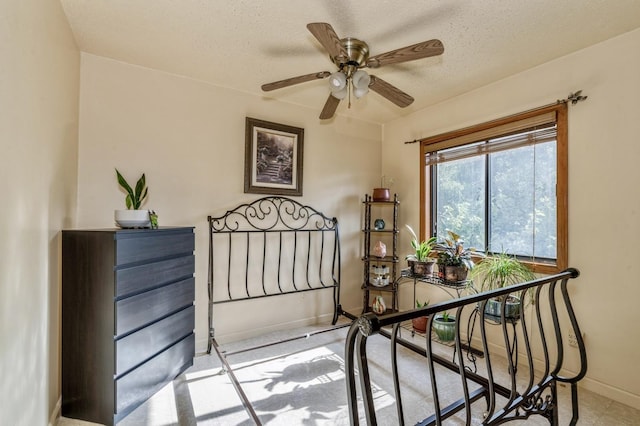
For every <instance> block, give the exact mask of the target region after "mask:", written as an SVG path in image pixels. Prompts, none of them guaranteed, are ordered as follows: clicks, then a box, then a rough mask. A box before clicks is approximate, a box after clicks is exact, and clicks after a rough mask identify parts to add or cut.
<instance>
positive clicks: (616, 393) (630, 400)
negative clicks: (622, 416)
mask: <svg viewBox="0 0 640 426" xmlns="http://www.w3.org/2000/svg"><path fill="white" fill-rule="evenodd" d="M473 344H475V346H474V347H480V345H481V344H482V343H481V341H480V340H479V339H478V338H473V340H472V345H473ZM489 346H490V350H491V351H492V352H493V351H495V352H494V353H501V352H504V347H503V346H500V345H497V344H495V343H489ZM519 359H520V362H519V363H518V364H520V365H522V366H526V363H525V360H526V354H524V353H521V354H520V357H519ZM533 368H534V369H535V370H536V371H543V370H544V364H543V362H542V360H540V359H536V358H534V360H533ZM561 374H562V375H564V376H568V377H570V376H572V375H573V376H575V374H576V372H575V371H567V370H562V371H561ZM578 388H579V389H585V390H588V391H590V392H593V393H597V394H598V395H601V396H604V397H605V398H609V399H611V400H613V401H616V402H619V403H621V404H624V405H628V406H629V407H632V408H635V409H636V410H640V396H639V395H635V394H632V393H630V392H627V391H625V390H622V389H620V388H616V387H614V386H611V385H608V384H606V383H602V382H600V381H598V380H595V379H592V378H590V377H589V376H588V375H587V376H585V377H584V378H583V379H582V380H580V382H578Z"/></svg>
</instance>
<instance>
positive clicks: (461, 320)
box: [345, 269, 587, 425]
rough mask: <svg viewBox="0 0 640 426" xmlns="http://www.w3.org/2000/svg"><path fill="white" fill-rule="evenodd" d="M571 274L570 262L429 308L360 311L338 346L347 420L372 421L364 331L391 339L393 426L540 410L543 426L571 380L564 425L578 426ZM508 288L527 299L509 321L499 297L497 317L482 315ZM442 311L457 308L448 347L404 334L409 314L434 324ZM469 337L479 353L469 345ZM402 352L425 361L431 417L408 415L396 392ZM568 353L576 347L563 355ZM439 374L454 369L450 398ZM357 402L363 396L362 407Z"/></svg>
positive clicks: (580, 364)
mask: <svg viewBox="0 0 640 426" xmlns="http://www.w3.org/2000/svg"><path fill="white" fill-rule="evenodd" d="M578 275H579V273H578V271H577V270H576V269H568V270H566V271H564V272H562V273H560V274H557V275H553V276H549V277H546V278H542V279H537V280H534V281H530V282H526V283H522V284H518V285H515V286H512V287H509V288H505V289H500V290H494V291H489V292H483V293H479V294H472V295H470V296H466V297H462V298H459V299H454V300H451V301H448V302H444V303H439V304H434V305H432V306H429V307H427V308H422V309H415V310H412V311H407V312H401V313H394V314H390V315H385V316H376V315H375V314H373V313H367V314H365V315H363V316H362V317H360V318H359V319H358V320H357V321H355V322H354V323H353V324H352V326H351V328H350V330H349V333H348V336H347V342H346V347H345V370H346V375H347V394H348V399H349V415H350V419H351V424H353V425H358V424H359V422H360V421H361V420H366V423H367V424H368V425H376V424H377V423H378V419H377V418H376V411H377V410H376V405H375V401H374V399H373V397H372V380H371V379H372V378H371V377H370V371H371V368H370V365H369V362H368V358H367V338H368V337H370V336H372V335H374V334H381V335H384V336H387V337H389V339H390V340H389V346H390V350H391V358H390V359H391V374H392V376H393V382H394V390H395V402H396V412H397V424H399V425H403V424H405V423H408V424H420V425H440V424H442V422H443V421H444V420H445V419H447V418H449V417H451V416H458V417H457V418H458V419H460V420H458V421H463V422H465V424H467V425H470V424H491V425H493V424H501V423H505V422H507V421H510V420H515V419H526V418H528V417H529V416H531V415H541V416H544V417H546V418H547V419H548V420H549V423H550V424H553V425H557V424H558V423H559V420H558V389H557V385H558V383H568V384H569V385H570V387H571V404H572V418H571V420H570V424H572V425H573V424H576V422H577V420H578V390H577V383H578V381H579V380H581V379H582V378H583V377H584V375H585V373H586V370H587V357H586V351H585V347H584V341H583V339H582V334H581V332H580V328H579V326H578V322H577V320H576V317H575V314H574V311H573V308H572V305H571V301H570V298H569V291H568V288H567V283H568V282H569V280H570V279H572V278H576V277H577V276H578ZM509 294H512V295H518V296H519V297H520V299H521V300H522V301H525V303H527V302H528V307H527V308H526V311H525V313H524V314H522V315H519V316H518V317H517V318H512V319H509V318H508V316H507V314H506V310H505V306H506V304H505V303H503V304H502V309H501V312H500V315H498V316H493V317H492V316H490V315H489V314H487V312H486V304H487V302H488V301H489V300H493V299H496V298H498V299H500V300H504V298H506V297H507V296H508V295H509ZM443 311H447V312H449V313H451V314H452V315H453V314H455V316H456V318H457V319H458V321H457V322H456V326H455V336H454V341H453V342H454V343H453V344H452V345H451V347H445V346H442V345H439V344H438V343H435V342H434V340H435V337H434V336H432V334H431V333H429V332H427V333H425V335H424V336H425V337H424V338H423V339H421V340H418V339H415V338H414V337H412V338H411V339H409V338H408V336H407V335H408V334H410V333H409V331H408V330H404V332H403V329H404V328H406V327H407V326H406V324H407V322H409V324H410V320H411V319H413V318H417V317H420V316H424V315H428V316H429V321H428V324H427V331H431V330H433V328H434V316H435V314H437V313H440V312H443ZM411 334H412V333H411ZM412 335H413V334H412ZM569 336H571V337H572V342H571V345H569V343H568V342H567V338H568V337H569ZM468 344H471V345H472V346H475V347H476V350H471V349H469V347H468V346H466V345H468ZM443 348H444V349H445V350H444V351H443ZM407 349H408V350H410V351H413V352H415V353H418V354H420V355H423V356H424V357H425V359H424V361H423V362H421V363H420V364H421V365H422V366H423V368H424V369H426V370H428V377H429V380H425V383H424V387H425V389H424V390H423V391H424V394H425V395H427V396H425V397H424V398H423V400H424V403H425V404H427V403H428V404H430V405H429V406H428V407H425V408H426V409H425V410H422V412H426V413H430V414H428V415H426V416H422V415H421V416H420V417H419V418H408V415H407V411H408V410H407V408H408V407H407V406H405V405H403V391H404V390H406V389H403V377H404V379H405V380H406V378H407V376H406V375H405V376H403V374H407V372H405V371H403V370H402V368H401V367H400V363H399V362H398V361H399V356H400V355H399V353H400V352H401V351H406V350H407ZM569 350H571V351H574V352H573V353H571V354H569V353H568V351H569ZM572 363H573V364H572ZM420 368H422V367H420ZM356 370H357V373H356ZM569 371H573V373H570V372H569ZM441 372H444V373H441ZM452 372H453V373H455V374H452ZM441 374H448V375H449V376H453V380H454V382H455V383H456V389H457V390H458V392H457V393H456V395H455V397H454V398H451V395H447V396H448V399H449V401H447V402H446V403H445V402H443V401H441V399H442V397H441V395H442V389H439V387H438V381H439V380H441V377H442V376H441ZM356 376H358V377H359V386H358V385H357V384H356ZM449 380H451V379H449ZM414 386H415V383H414ZM358 390H359V392H358ZM448 390H449V391H451V389H448ZM449 393H450V392H449ZM358 399H361V402H362V404H361V407H360V408H359V404H358ZM481 400H482V401H481ZM483 401H484V402H483ZM414 404H415V399H414ZM445 404H446V405H445ZM411 408H412V410H411V411H412V412H415V411H416V410H414V409H413V408H415V407H411ZM394 423H395V422H394ZM456 424H458V423H456Z"/></svg>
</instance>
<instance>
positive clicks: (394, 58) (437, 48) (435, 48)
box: [367, 39, 444, 68]
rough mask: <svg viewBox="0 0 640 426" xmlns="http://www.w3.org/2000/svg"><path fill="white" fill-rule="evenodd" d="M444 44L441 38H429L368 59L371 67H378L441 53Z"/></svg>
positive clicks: (368, 64)
mask: <svg viewBox="0 0 640 426" xmlns="http://www.w3.org/2000/svg"><path fill="white" fill-rule="evenodd" d="M442 52H444V46H443V45H442V42H441V41H440V40H436V39H434V40H429V41H423V42H422V43H417V44H414V45H411V46H406V47H402V48H400V49H396V50H392V51H390V52H386V53H381V54H380V55H376V56H373V57H371V58H369V60H368V61H367V66H368V67H369V68H378V67H381V66H383V65H389V64H397V63H400V62H408V61H414V60H416V59H422V58H428V57H430V56H437V55H441V54H442Z"/></svg>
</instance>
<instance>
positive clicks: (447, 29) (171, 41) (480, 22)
mask: <svg viewBox="0 0 640 426" xmlns="http://www.w3.org/2000/svg"><path fill="white" fill-rule="evenodd" d="M61 3H62V5H63V7H64V10H65V13H66V15H67V17H68V20H69V23H70V25H71V28H72V30H73V33H74V35H75V38H76V40H77V43H78V46H79V48H80V49H81V50H82V51H84V52H88V53H92V54H95V55H100V56H105V57H108V58H113V59H116V60H119V61H123V62H127V63H131V64H136V65H141V66H144V67H149V68H154V69H159V70H164V71H167V72H170V73H174V74H179V75H184V76H188V77H191V78H195V79H198V80H203V81H207V82H210V83H211V84H215V85H218V86H223V87H229V88H232V89H236V90H240V91H243V92H248V93H253V94H257V95H259V96H263V97H264V98H265V99H267V98H277V99H280V100H282V101H285V102H291V103H294V104H297V105H302V106H305V107H309V108H312V109H313V110H316V111H317V113H318V114H319V113H320V110H321V109H322V107H323V105H324V102H325V100H326V98H327V95H328V85H327V81H326V80H315V81H311V82H306V83H302V84H298V85H295V86H292V87H288V88H285V89H280V90H276V91H273V92H268V93H264V92H262V91H261V90H260V86H261V85H262V84H264V83H269V82H272V81H276V80H282V79H285V78H289V77H294V76H298V75H303V74H309V73H314V72H318V71H325V70H326V71H331V72H333V71H334V70H335V66H334V65H333V63H332V62H331V61H330V60H329V57H328V55H327V54H326V52H325V51H324V50H323V48H322V46H321V45H320V44H319V43H318V41H317V40H316V39H315V38H314V37H313V36H312V35H311V34H310V33H309V31H308V30H307V28H306V24H307V23H309V22H328V23H330V24H331V25H332V26H333V28H334V29H335V31H336V33H337V34H338V36H339V37H341V38H342V37H355V38H359V39H361V40H364V41H365V42H367V43H368V44H369V48H370V50H371V54H372V55H376V54H379V53H384V52H387V51H390V50H394V49H396V48H399V47H403V46H407V45H411V44H415V43H418V42H421V41H426V40H430V39H433V38H437V39H440V40H441V41H442V42H443V44H444V48H445V51H444V54H443V55H442V56H438V57H433V58H427V59H421V60H418V61H413V62H408V63H404V64H396V65H388V66H385V67H381V68H379V69H377V70H372V71H370V72H371V73H372V74H375V75H377V76H379V77H381V78H383V79H384V80H386V81H388V82H389V83H391V84H393V85H394V86H396V87H398V88H399V89H401V90H403V91H405V92H407V93H409V94H410V95H412V96H413V97H414V98H415V102H414V103H413V104H412V105H411V106H409V107H407V108H404V109H401V108H399V107H397V106H395V105H394V104H392V103H391V102H389V101H387V100H385V99H384V98H382V97H381V96H380V95H378V94H377V93H373V92H370V93H369V94H368V95H367V96H366V97H364V98H362V99H359V100H353V101H352V104H351V108H348V105H347V104H348V102H347V101H346V100H345V101H342V102H341V103H340V106H339V107H338V110H337V114H338V115H345V116H353V117H357V118H360V119H363V120H367V121H371V122H375V123H385V122H388V121H390V120H393V119H395V118H397V117H400V116H402V115H406V114H408V113H410V112H412V111H415V110H417V109H421V108H424V107H426V106H428V105H431V104H434V103H437V102H440V101H442V100H444V99H447V98H450V97H453V96H456V95H459V94H461V93H464V92H467V91H469V90H472V89H475V88H477V87H480V86H483V85H486V84H488V83H491V82H493V81H496V80H499V79H501V78H504V77H506V76H509V75H512V74H515V73H518V72H520V71H522V70H525V69H527V68H531V67H533V66H535V65H538V64H541V63H544V62H547V61H549V60H552V59H554V58H557V57H560V56H563V55H566V54H568V53H570V52H573V51H576V50H579V49H582V48H584V47H587V46H590V45H592V44H595V43H598V42H600V41H603V40H606V39H608V38H611V37H614V36H616V35H618V34H622V33H624V32H627V31H630V30H632V29H635V28H637V27H639V26H640V1H639V0H613V1H612V0H609V1H608V0H562V1H558V0H509V1H505V0H482V1H472V0H447V1H444V0H443V1H434V0H431V1H418V0H413V1H403V0H386V1H385V0H351V1H345V0H324V1H323V0H313V1H300V0H270V1H264V0H233V1H223V0H180V1H178V0H61ZM639 48H640V47H639ZM571 89H574V88H567V90H571Z"/></svg>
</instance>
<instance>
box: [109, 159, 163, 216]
mask: <svg viewBox="0 0 640 426" xmlns="http://www.w3.org/2000/svg"><path fill="white" fill-rule="evenodd" d="M116 176H117V178H118V183H119V184H120V186H121V187H122V189H124V191H125V192H126V193H127V196H126V198H125V205H126V207H127V209H126V210H116V211H115V221H116V223H117V224H118V226H120V227H121V228H147V227H149V226H150V223H151V222H150V218H149V211H147V210H140V207H141V206H142V203H143V202H144V201H145V200H146V198H147V195H148V193H149V188H148V187H147V184H146V178H145V175H144V173H143V174H142V176H141V177H140V179H138V182H136V187H135V190H134V189H132V188H131V186H130V185H129V183H127V180H126V179H125V178H124V176H122V174H121V173H120V172H119V171H118V169H116ZM154 215H155V214H154Z"/></svg>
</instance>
